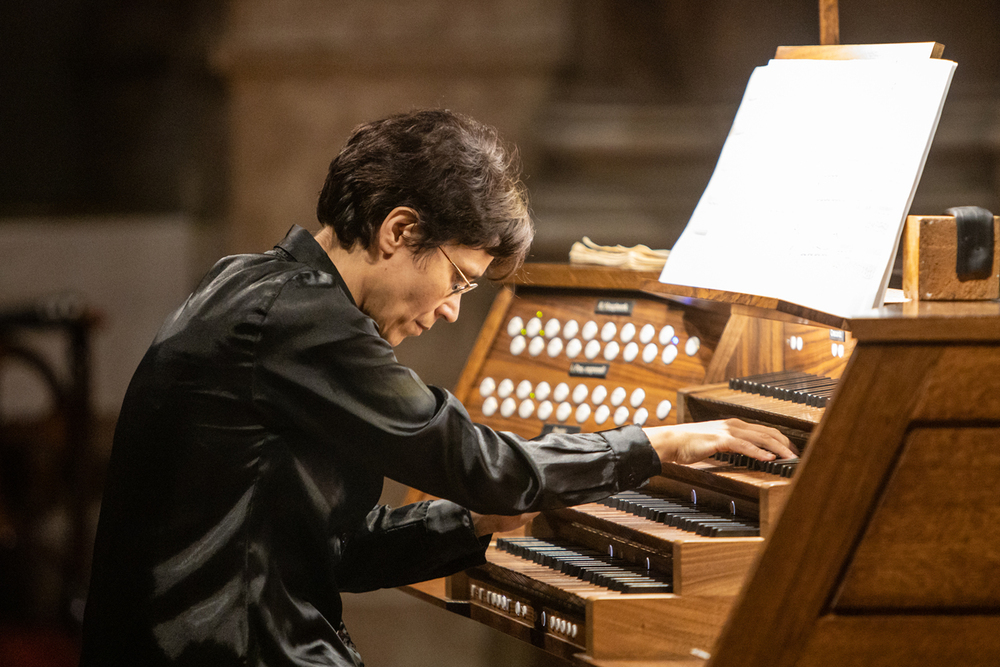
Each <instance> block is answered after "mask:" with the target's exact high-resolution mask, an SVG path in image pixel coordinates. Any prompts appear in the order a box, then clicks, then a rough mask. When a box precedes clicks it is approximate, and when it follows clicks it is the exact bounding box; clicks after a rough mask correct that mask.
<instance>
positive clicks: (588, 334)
mask: <svg viewBox="0 0 1000 667" xmlns="http://www.w3.org/2000/svg"><path fill="white" fill-rule="evenodd" d="M596 335H597V322H595V321H594V320H588V321H587V322H586V324H584V325H583V331H582V332H581V334H580V337H581V338H583V339H584V340H593V339H594V336H596Z"/></svg>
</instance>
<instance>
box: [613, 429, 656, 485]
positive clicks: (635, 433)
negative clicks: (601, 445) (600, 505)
mask: <svg viewBox="0 0 1000 667" xmlns="http://www.w3.org/2000/svg"><path fill="white" fill-rule="evenodd" d="M601 435H602V436H603V437H604V439H605V440H606V441H607V443H608V446H609V447H611V449H612V451H614V452H615V454H616V455H617V457H618V465H617V468H616V469H617V475H618V479H617V480H616V481H617V484H618V490H619V491H625V490H628V489H634V488H636V487H637V486H639V485H640V484H642V483H643V482H645V481H646V480H647V479H649V478H650V477H653V476H655V475H659V474H660V472H661V471H662V469H663V466H662V464H661V463H660V457H659V456H657V454H656V450H655V449H653V445H651V444H650V442H649V438H647V437H646V433H645V432H644V431H643V430H642V428H640V427H639V426H636V425H634V424H630V425H629V426H623V427H622V428H618V429H614V430H612V431H603V432H602V433H601Z"/></svg>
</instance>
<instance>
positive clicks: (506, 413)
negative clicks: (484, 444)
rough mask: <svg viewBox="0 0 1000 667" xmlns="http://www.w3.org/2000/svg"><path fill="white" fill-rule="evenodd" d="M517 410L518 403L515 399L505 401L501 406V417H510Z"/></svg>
mask: <svg viewBox="0 0 1000 667" xmlns="http://www.w3.org/2000/svg"><path fill="white" fill-rule="evenodd" d="M515 410H517V401H515V400H514V399H513V398H505V399H503V403H501V404H500V416H501V417H503V418H504V419H506V418H508V417H510V416H511V415H512V414H514V411H515Z"/></svg>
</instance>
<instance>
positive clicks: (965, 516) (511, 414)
mask: <svg viewBox="0 0 1000 667" xmlns="http://www.w3.org/2000/svg"><path fill="white" fill-rule="evenodd" d="M664 290H667V291H669V288H663V287H661V286H658V284H657V283H656V282H655V275H653V274H632V273H627V272H621V271H614V270H609V269H599V268H585V269H584V268H569V267H556V266H546V265H535V266H531V267H528V269H527V271H526V273H523V274H521V275H520V277H519V280H517V281H516V283H515V284H513V285H512V289H508V290H504V291H502V292H501V293H500V296H499V297H498V298H497V300H496V302H495V304H494V308H493V310H492V311H491V313H490V315H489V316H488V318H487V321H486V323H485V325H484V327H483V330H482V332H481V335H480V339H479V341H478V342H477V344H476V347H475V348H474V350H473V353H472V355H470V357H469V360H468V363H467V365H466V367H465V369H464V371H463V374H462V377H461V379H460V381H459V383H458V385H457V387H456V395H457V396H458V397H459V398H460V399H461V400H463V401H464V402H465V404H466V405H467V406H468V408H469V411H470V413H471V414H472V415H473V417H474V418H476V419H479V420H481V421H483V422H485V423H487V424H489V425H491V426H493V427H494V428H498V429H507V430H511V431H516V432H518V433H520V434H522V435H525V436H533V435H537V434H539V433H541V432H542V431H544V430H547V429H581V430H596V429H602V428H606V427H612V426H614V425H616V424H621V423H626V422H633V423H645V424H655V423H672V422H674V421H692V420H701V419H715V418H720V417H725V416H738V417H740V418H743V419H751V420H756V421H759V422H762V423H767V424H770V425H773V426H775V427H777V428H779V429H782V430H783V431H785V432H786V433H788V434H789V436H790V437H792V438H793V440H796V441H797V442H798V443H799V444H800V447H801V448H802V458H801V460H799V459H792V460H788V461H781V462H778V463H777V464H772V465H759V464H757V463H756V462H750V461H746V460H741V458H740V457H729V458H727V457H720V458H719V459H718V460H715V459H710V460H706V461H702V462H700V463H697V464H694V465H672V466H668V467H667V469H665V471H664V474H663V475H661V476H658V477H655V478H653V479H651V480H650V481H649V482H648V483H647V484H646V485H645V486H644V487H642V488H640V489H636V490H634V491H630V492H627V493H620V494H618V495H616V496H613V497H611V498H609V499H607V500H606V501H603V502H600V503H590V504H586V505H581V506H578V507H571V508H566V509H562V510H557V511H550V512H545V513H543V515H541V516H540V517H539V518H538V519H536V520H535V521H534V522H533V524H532V525H531V526H530V527H529V530H528V531H527V532H528V534H527V535H502V536H496V537H497V539H495V541H494V544H493V545H491V547H490V548H489V551H488V553H487V559H488V562H487V564H486V565H484V566H481V567H476V568H472V569H470V570H468V571H466V572H465V573H463V574H461V575H457V576H454V577H450V578H449V580H448V581H446V582H437V583H435V582H430V583H428V584H426V585H422V586H418V587H414V588H413V589H411V592H413V593H414V594H416V595H418V596H420V597H423V598H425V599H428V600H431V601H433V602H436V603H437V604H439V605H441V606H444V607H446V608H450V609H452V610H454V611H458V612H460V613H463V614H465V615H467V616H470V617H472V618H473V619H477V620H479V621H482V622H484V623H487V624H489V625H491V626H492V627H494V628H497V629H499V630H501V631H504V632H506V633H509V634H510V635H513V636H515V637H518V638H520V639H523V640H524V641H527V642H531V643H532V644H534V645H536V646H539V647H541V648H542V649H544V650H546V651H548V652H550V653H552V654H553V655H556V656H559V657H561V658H563V659H565V660H567V661H570V662H571V663H573V664H577V665H604V666H605V667H620V666H621V665H626V664H630V665H633V666H634V667H639V666H640V665H641V666H642V667H647V666H649V667H651V666H653V665H656V666H659V667H668V666H671V665H702V664H705V663H706V662H707V664H708V665H710V666H711V667H728V666H735V665H739V666H741V667H744V666H746V667H765V666H767V667H770V666H778V667H792V666H801V667H805V666H810V667H827V666H829V667H834V666H838V667H839V666H841V665H845V664H865V665H884V666H885V667H890V666H892V667H896V666H898V665H914V666H916V665H920V666H921V667H923V666H925V665H942V666H943V665H955V664H961V665H983V666H985V665H996V664H1000V633H997V632H996V628H998V627H1000V578H998V577H997V576H996V572H997V571H998V570H1000V549H998V548H997V545H998V544H1000V521H998V520H997V519H998V517H1000V496H998V495H997V493H996V489H997V488H1000V303H998V302H996V301H991V302H980V303H917V302H915V303H908V304H902V305H897V306H892V307H886V308H883V309H882V310H881V311H877V312H873V314H872V315H871V316H868V317H863V318H856V319H852V320H850V321H844V320H838V319H837V318H832V317H830V316H828V315H827V316H825V315H824V314H821V313H813V314H812V315H813V317H811V318H810V319H811V323H803V322H802V321H801V319H800V318H798V317H797V316H796V313H797V312H798V311H797V310H796V308H795V307H788V305H787V304H780V303H778V304H775V303H763V304H762V303H761V302H759V301H757V302H752V303H748V300H747V298H746V295H738V294H733V295H731V296H730V297H729V302H728V304H725V305H724V306H723V308H721V309H720V308H718V306H719V303H718V302H717V303H715V304H714V305H713V304H707V307H706V303H705V302H704V301H702V300H701V299H699V298H698V294H694V295H692V294H687V295H682V298H680V299H674V298H663V297H662V296H661V295H660V294H658V292H661V291H664ZM681 291H682V290H681ZM689 297H690V298H689ZM714 297H715V298H718V295H714ZM750 299H751V300H753V299H756V298H755V297H750ZM722 300H723V301H724V300H725V297H724V296H723V299H722ZM755 312H764V313H765V314H766V315H767V316H768V317H766V318H765V319H758V318H756V317H753V314H754V313H755ZM790 315H791V316H790ZM793 320H798V321H793ZM848 328H849V329H850V332H846V331H845V329H848ZM555 341H558V342H555ZM588 348H589V350H588ZM647 350H648V351H647ZM734 378H743V380H742V381H740V380H734V381H732V382H729V380H732V379H734ZM838 378H839V379H838ZM779 518H780V520H779Z"/></svg>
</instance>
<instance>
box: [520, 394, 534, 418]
mask: <svg viewBox="0 0 1000 667" xmlns="http://www.w3.org/2000/svg"><path fill="white" fill-rule="evenodd" d="M534 411H535V402H534V401H532V400H531V399H530V398H529V399H526V400H523V401H521V405H519V406H518V407H517V416H518V417H520V418H521V419H527V418H528V417H530V416H531V414H532V413H533V412H534Z"/></svg>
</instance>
